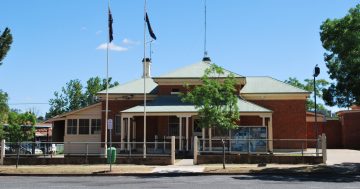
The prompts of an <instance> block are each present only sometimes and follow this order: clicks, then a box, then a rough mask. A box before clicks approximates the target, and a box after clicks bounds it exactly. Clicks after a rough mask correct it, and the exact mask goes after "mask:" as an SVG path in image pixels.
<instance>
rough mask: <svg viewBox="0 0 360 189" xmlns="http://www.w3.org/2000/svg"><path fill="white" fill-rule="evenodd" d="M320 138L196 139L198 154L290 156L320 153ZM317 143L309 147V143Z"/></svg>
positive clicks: (321, 147)
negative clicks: (224, 153) (313, 146)
mask: <svg viewBox="0 0 360 189" xmlns="http://www.w3.org/2000/svg"><path fill="white" fill-rule="evenodd" d="M321 140H322V139H321V138H318V139H271V140H270V139H230V138H224V139H221V138H211V139H209V138H205V139H203V138H201V139H198V140H197V145H198V146H197V149H198V153H199V154H209V153H212V154H217V153H223V150H225V152H226V153H236V154H277V155H290V156H319V155H322V153H323V152H322V149H324V147H323V146H322V144H324V143H322V141H321ZM314 142H315V143H317V145H316V148H315V149H312V148H311V149H309V148H308V147H307V146H308V144H309V143H314ZM325 148H326V147H325Z"/></svg>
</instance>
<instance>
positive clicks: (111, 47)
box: [96, 43, 128, 52]
mask: <svg viewBox="0 0 360 189" xmlns="http://www.w3.org/2000/svg"><path fill="white" fill-rule="evenodd" d="M106 48H107V44H106V43H103V44H100V45H99V46H98V47H97V48H96V49H97V50H106ZM109 50H111V51H118V52H124V51H127V50H128V48H125V47H121V46H118V45H116V44H114V43H110V44H109Z"/></svg>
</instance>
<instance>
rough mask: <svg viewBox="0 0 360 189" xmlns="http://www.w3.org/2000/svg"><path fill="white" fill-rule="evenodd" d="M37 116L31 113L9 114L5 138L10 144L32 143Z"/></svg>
mask: <svg viewBox="0 0 360 189" xmlns="http://www.w3.org/2000/svg"><path fill="white" fill-rule="evenodd" d="M35 124H36V116H35V115H34V114H33V113H31V112H25V113H17V112H13V111H11V112H9V119H8V127H7V128H6V132H5V134H4V135H5V138H6V141H8V142H23V141H30V140H31V139H33V137H34V132H35V127H34V125H35Z"/></svg>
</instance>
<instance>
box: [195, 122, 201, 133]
mask: <svg viewBox="0 0 360 189" xmlns="http://www.w3.org/2000/svg"><path fill="white" fill-rule="evenodd" d="M194 133H195V134H200V135H201V134H202V128H201V127H200V124H199V120H198V119H195V120H194Z"/></svg>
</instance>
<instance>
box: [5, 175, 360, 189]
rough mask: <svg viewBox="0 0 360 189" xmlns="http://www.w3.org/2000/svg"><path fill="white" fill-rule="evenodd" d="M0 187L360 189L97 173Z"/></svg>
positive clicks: (329, 181)
mask: <svg viewBox="0 0 360 189" xmlns="http://www.w3.org/2000/svg"><path fill="white" fill-rule="evenodd" d="M0 188H4V189H5V188H6V189H18V188H30V189H38V188H57V189H61V188H64V189H70V188H71V189H76V188H90V189H91V188H94V189H95V188H96V189H99V188H110V189H112V188H114V189H115V188H116V189H118V188H130V189H131V188H171V189H189V188H204V189H211V188H221V189H225V188H236V189H239V188H250V189H251V188H266V189H275V188H276V189H277V188H283V189H285V188H286V189H288V188H316V189H321V188H326V189H330V188H335V189H341V188H344V189H360V176H351V175H350V176H349V175H348V176H327V177H324V176H313V175H312V176H299V175H298V176H291V175H226V176H224V175H223V176H216V175H215V176H177V177H175V176H173V177H171V176H166V175H164V176H97V177H95V176H94V177H30V176H24V177H15V176H3V177H1V176H0Z"/></svg>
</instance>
